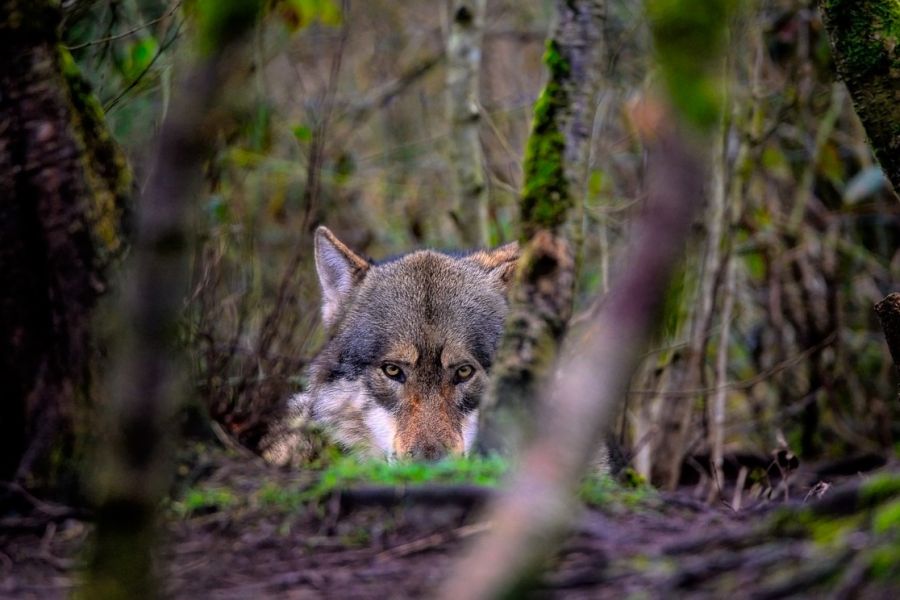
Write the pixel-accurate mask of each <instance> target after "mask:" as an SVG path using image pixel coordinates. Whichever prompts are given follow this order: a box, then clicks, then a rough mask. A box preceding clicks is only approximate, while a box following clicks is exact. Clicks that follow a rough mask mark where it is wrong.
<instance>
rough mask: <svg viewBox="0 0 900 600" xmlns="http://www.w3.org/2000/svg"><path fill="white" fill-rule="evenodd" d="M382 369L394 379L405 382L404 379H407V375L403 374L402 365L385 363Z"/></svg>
mask: <svg viewBox="0 0 900 600" xmlns="http://www.w3.org/2000/svg"><path fill="white" fill-rule="evenodd" d="M381 370H382V371H384V374H385V375H387V376H388V377H390V378H391V379H393V380H394V381H399V382H400V383H403V381H404V380H405V379H406V376H405V375H403V369H401V368H400V367H398V366H397V365H395V364H392V363H384V364H383V365H381Z"/></svg>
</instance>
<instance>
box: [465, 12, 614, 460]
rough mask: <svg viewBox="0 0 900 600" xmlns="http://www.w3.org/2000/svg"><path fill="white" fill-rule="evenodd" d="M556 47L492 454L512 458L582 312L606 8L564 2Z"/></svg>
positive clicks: (531, 153)
mask: <svg viewBox="0 0 900 600" xmlns="http://www.w3.org/2000/svg"><path fill="white" fill-rule="evenodd" d="M556 9H557V19H558V22H557V25H556V27H555V28H554V30H553V33H552V34H551V36H550V39H549V40H548V41H547V50H546V53H545V54H544V64H545V65H546V66H547V69H548V71H549V79H548V81H547V84H546V85H545V86H544V89H543V91H542V92H541V95H540V97H539V98H538V100H537V103H536V104H535V107H534V120H533V122H532V126H531V127H532V128H531V136H530V137H529V139H528V145H527V147H526V150H525V164H524V170H525V181H524V187H523V190H522V198H521V201H520V208H521V228H522V238H521V240H522V242H523V243H526V246H525V248H524V251H523V254H522V258H521V259H520V261H519V267H518V273H517V275H516V282H515V284H514V286H513V290H512V292H511V294H510V309H509V316H508V317H507V326H506V334H505V336H504V337H503V340H502V341H501V343H500V348H499V349H498V352H497V359H496V363H495V371H494V376H493V384H492V389H491V392H490V393H489V394H488V397H487V398H485V401H484V409H483V412H482V428H481V433H480V440H481V441H480V445H481V447H482V449H484V450H489V451H495V452H510V451H512V450H514V449H515V448H517V447H519V445H520V440H521V439H522V437H527V436H528V435H529V432H528V430H527V427H528V425H529V423H531V422H532V421H533V419H532V416H533V414H534V408H535V406H534V405H535V398H536V389H537V387H536V386H537V384H538V383H539V382H540V381H541V380H542V379H543V378H544V377H545V376H546V375H547V374H548V373H549V371H550V368H551V366H552V365H553V362H554V360H555V358H556V355H557V353H558V350H559V345H560V342H561V340H562V337H563V334H564V333H565V331H566V324H567V322H568V320H569V317H570V315H571V312H572V301H573V296H574V291H575V266H576V260H575V258H576V255H577V249H578V247H579V245H580V239H581V234H580V229H581V216H580V215H581V203H580V202H579V201H577V199H578V198H580V197H581V196H582V194H581V192H582V189H583V187H584V185H583V183H584V179H585V171H586V168H587V157H588V152H589V150H590V148H589V141H590V135H591V129H592V124H593V117H594V110H595V108H596V104H597V102H596V99H597V91H598V87H599V82H600V75H601V67H602V57H603V55H604V52H603V46H602V43H601V42H602V31H603V19H604V15H605V2H604V1H603V0H574V1H565V0H558V1H557V3H556Z"/></svg>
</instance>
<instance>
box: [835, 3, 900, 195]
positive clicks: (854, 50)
mask: <svg viewBox="0 0 900 600" xmlns="http://www.w3.org/2000/svg"><path fill="white" fill-rule="evenodd" d="M819 9H820V11H821V13H822V19H823V21H824V22H825V28H826V29H827V31H828V36H829V38H830V40H831V48H832V50H833V52H834V62H835V67H836V69H837V74H838V76H839V77H840V78H841V79H842V80H843V81H844V83H845V84H846V85H847V89H848V90H849V91H850V97H851V98H852V99H853V107H854V108H855V109H856V113H857V114H858V115H859V118H860V120H862V123H863V126H864V127H865V128H866V134H867V135H868V136H869V142H870V144H871V146H872V149H873V150H874V152H875V157H876V158H877V159H878V162H880V163H881V167H882V168H883V169H884V172H885V174H886V175H887V177H888V179H890V181H891V183H892V184H893V186H894V189H895V190H897V191H898V192H900V4H898V3H897V2H896V1H895V0H819Z"/></svg>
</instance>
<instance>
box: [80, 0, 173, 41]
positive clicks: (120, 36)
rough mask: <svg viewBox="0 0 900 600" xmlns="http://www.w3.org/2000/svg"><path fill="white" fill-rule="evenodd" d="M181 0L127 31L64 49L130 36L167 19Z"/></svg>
mask: <svg viewBox="0 0 900 600" xmlns="http://www.w3.org/2000/svg"><path fill="white" fill-rule="evenodd" d="M181 2H182V0H178V1H177V2H176V3H175V4H174V5H172V7H171V8H169V10H167V11H166V12H164V13H163V14H161V15H160V16H158V17H156V18H155V19H153V20H151V21H147V22H146V23H143V24H142V25H138V26H137V27H135V28H134V29H129V30H128V31H125V32H123V33H117V34H116V35H111V36H108V37H105V38H100V39H98V40H91V41H90V42H84V43H83V44H77V45H75V46H66V50H81V49H82V48H87V47H88V46H96V45H97V44H106V43H108V42H115V41H116V40H121V39H123V38H127V37H129V36H132V35H134V34H135V33H137V32H139V31H143V30H144V29H147V28H148V27H153V26H154V25H156V24H157V23H159V22H160V21H162V20H163V19H167V18H168V17H170V16H172V15H173V14H174V13H175V11H176V10H178V8H179V7H180V6H181Z"/></svg>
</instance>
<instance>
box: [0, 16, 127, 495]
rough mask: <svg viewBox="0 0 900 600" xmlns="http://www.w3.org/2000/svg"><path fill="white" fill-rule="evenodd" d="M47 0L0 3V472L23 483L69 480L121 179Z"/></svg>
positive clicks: (119, 211)
mask: <svg viewBox="0 0 900 600" xmlns="http://www.w3.org/2000/svg"><path fill="white" fill-rule="evenodd" d="M57 4H58V3H55V2H50V1H35V0H4V1H3V2H2V3H0V54H2V56H3V60H2V62H0V198H2V203H0V340H2V350H0V378H2V381H3V382H4V388H5V391H4V393H3V397H2V400H0V480H17V481H20V482H26V483H30V484H31V485H32V486H34V485H50V486H60V485H65V484H67V483H69V482H71V481H73V477H74V468H73V467H74V461H72V460H71V459H70V457H71V456H72V451H73V449H74V444H75V437H76V436H75V433H76V431H75V429H76V426H75V423H76V420H77V418H78V417H80V416H82V415H83V411H84V409H85V404H86V401H87V398H88V396H89V393H88V387H89V381H88V364H89V358H90V356H91V347H90V337H91V336H90V318H91V313H92V309H93V307H94V305H95V302H96V300H97V298H98V296H99V295H100V294H101V293H102V292H103V291H104V290H105V288H106V283H105V278H104V269H105V268H106V267H107V266H108V265H109V263H110V262H111V260H112V259H113V258H114V257H115V255H116V253H117V252H118V251H119V249H120V246H121V242H120V238H119V235H120V230H121V222H122V216H123V206H124V201H125V198H126V196H127V195H128V193H129V192H130V190H131V181H130V175H129V171H128V169H127V167H126V164H125V161H124V159H123V157H122V155H121V154H120V152H119V151H118V149H117V147H116V146H115V144H114V143H113V142H112V140H111V139H110V137H109V134H108V133H107V131H106V129H105V126H104V123H103V118H102V112H101V110H100V108H99V105H98V103H97V102H96V100H95V99H94V98H93V97H92V96H91V94H90V90H89V89H88V86H87V84H86V83H85V82H84V80H83V79H82V78H81V77H80V75H79V73H78V70H77V68H76V67H75V65H74V62H73V61H72V59H71V56H70V55H69V54H68V52H67V51H66V50H64V49H63V48H62V46H61V45H60V42H59V33H58V27H59V23H60V21H61V13H60V10H59V8H58V6H57ZM51 448H52V449H53V451H54V454H55V455H56V456H58V457H65V458H58V459H52V460H51V458H50V456H49V450H50V449H51Z"/></svg>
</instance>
